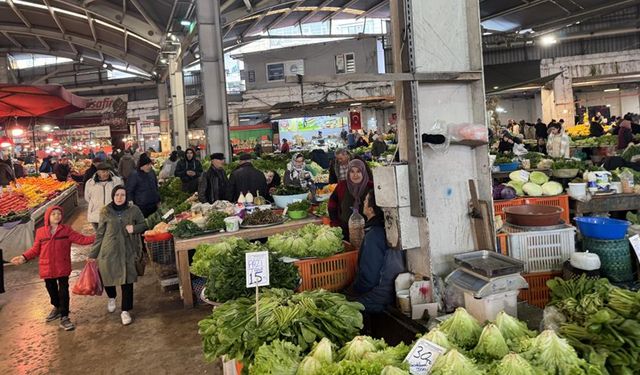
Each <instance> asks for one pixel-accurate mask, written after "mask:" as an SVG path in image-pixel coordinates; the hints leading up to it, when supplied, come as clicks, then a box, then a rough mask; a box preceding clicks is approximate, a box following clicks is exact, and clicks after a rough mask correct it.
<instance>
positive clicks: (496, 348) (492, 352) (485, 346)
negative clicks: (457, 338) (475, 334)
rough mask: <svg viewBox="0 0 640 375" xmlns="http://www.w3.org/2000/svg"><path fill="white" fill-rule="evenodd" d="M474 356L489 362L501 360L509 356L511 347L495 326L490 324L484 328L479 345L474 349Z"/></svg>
mask: <svg viewBox="0 0 640 375" xmlns="http://www.w3.org/2000/svg"><path fill="white" fill-rule="evenodd" d="M473 354H474V355H476V356H477V358H480V359H484V360H488V361H491V360H494V359H500V358H502V357H504V356H505V355H507V354H509V347H507V343H506V341H505V340H504V337H502V333H500V330H499V329H498V327H496V326H495V324H492V323H489V324H487V325H486V326H485V327H484V329H483V330H482V334H481V335H480V340H478V345H476V347H475V348H474V349H473Z"/></svg>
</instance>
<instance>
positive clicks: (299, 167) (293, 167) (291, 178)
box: [284, 153, 313, 188]
mask: <svg viewBox="0 0 640 375" xmlns="http://www.w3.org/2000/svg"><path fill="white" fill-rule="evenodd" d="M312 178H313V175H312V174H311V172H310V171H309V170H307V164H306V163H305V161H304V155H302V154H300V153H298V154H294V155H293V157H292V158H291V162H289V163H288V164H287V170H286V171H285V172H284V184H285V185H287V186H299V187H301V188H307V187H309V186H310V185H311V184H312V183H313V181H312Z"/></svg>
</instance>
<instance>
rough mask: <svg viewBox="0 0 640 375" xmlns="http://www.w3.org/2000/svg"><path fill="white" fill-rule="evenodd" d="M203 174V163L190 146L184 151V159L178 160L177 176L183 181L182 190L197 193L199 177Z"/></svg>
mask: <svg viewBox="0 0 640 375" xmlns="http://www.w3.org/2000/svg"><path fill="white" fill-rule="evenodd" d="M201 175H202V164H200V161H199V160H197V159H196V152H195V151H194V150H193V149H192V148H188V149H187V150H186V151H185V152H184V159H183V160H180V161H178V165H177V166H176V177H180V180H181V181H182V191H186V192H188V193H195V192H196V191H198V179H199V178H200V176H201Z"/></svg>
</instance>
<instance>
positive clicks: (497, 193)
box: [493, 184, 507, 199]
mask: <svg viewBox="0 0 640 375" xmlns="http://www.w3.org/2000/svg"><path fill="white" fill-rule="evenodd" d="M506 186H507V185H505V184H498V185H496V186H494V187H493V199H502V196H501V195H500V193H502V189H504V188H505V187H506Z"/></svg>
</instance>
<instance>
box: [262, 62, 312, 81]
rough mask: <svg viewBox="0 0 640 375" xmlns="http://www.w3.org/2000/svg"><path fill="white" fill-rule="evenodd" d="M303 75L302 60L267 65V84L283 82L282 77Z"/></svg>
mask: <svg viewBox="0 0 640 375" xmlns="http://www.w3.org/2000/svg"><path fill="white" fill-rule="evenodd" d="M297 74H304V60H290V61H283V62H278V63H269V64H267V82H278V81H284V77H287V76H295V75H297Z"/></svg>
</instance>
